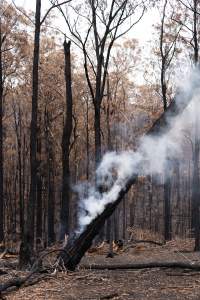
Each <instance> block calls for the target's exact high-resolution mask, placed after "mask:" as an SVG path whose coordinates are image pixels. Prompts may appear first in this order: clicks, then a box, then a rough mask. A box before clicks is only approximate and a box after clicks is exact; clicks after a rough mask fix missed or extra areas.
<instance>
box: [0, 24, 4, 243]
mask: <svg viewBox="0 0 200 300" xmlns="http://www.w3.org/2000/svg"><path fill="white" fill-rule="evenodd" d="M3 240H4V197H3V66H2V31H1V19H0V242H2V241H3Z"/></svg>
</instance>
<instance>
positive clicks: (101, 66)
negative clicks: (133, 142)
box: [59, 0, 145, 167]
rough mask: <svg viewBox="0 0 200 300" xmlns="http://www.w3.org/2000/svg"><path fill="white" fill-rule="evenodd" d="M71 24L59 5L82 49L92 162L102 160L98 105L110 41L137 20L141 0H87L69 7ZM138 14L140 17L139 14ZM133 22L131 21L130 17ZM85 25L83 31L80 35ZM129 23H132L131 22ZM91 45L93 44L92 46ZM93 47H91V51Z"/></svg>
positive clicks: (104, 78) (113, 40) (103, 88)
mask: <svg viewBox="0 0 200 300" xmlns="http://www.w3.org/2000/svg"><path fill="white" fill-rule="evenodd" d="M70 8H71V12H72V14H71V15H73V14H74V13H75V14H76V16H75V20H74V24H71V23H70V21H69V18H68V16H67V15H66V14H65V12H64V11H63V10H62V8H59V10H60V12H61V13H62V15H63V17H64V19H65V22H66V24H67V27H68V29H69V31H70V34H71V39H72V40H73V42H74V43H75V44H76V45H77V46H78V47H79V48H81V50H82V53H83V57H84V70H85V76H86V80H87V84H88V89H89V91H90V96H91V99H92V101H93V106H94V133H95V162H96V167H97V165H98V163H99V161H100V159H101V104H102V99H103V97H104V91H105V84H106V78H107V74H108V66H109V60H110V54H111V50H112V48H113V44H114V43H115V41H116V40H118V39H119V38H120V37H121V36H123V35H125V34H126V33H127V32H128V31H129V30H130V29H131V28H133V26H134V25H135V24H136V23H138V22H139V21H140V19H141V18H142V16H143V14H144V10H145V8H144V6H143V1H140V0H138V1H132V0H123V1H119V0H112V1H107V0H106V1H104V0H100V1H97V0H89V1H84V4H83V5H82V6H81V7H79V8H77V7H76V6H70ZM138 15H139V17H138ZM134 18H135V21H133V22H132V23H131V20H132V19H134ZM83 24H85V28H86V33H85V36H84V34H81V32H82V26H83ZM130 24H131V25H130ZM91 46H92V47H91ZM93 49H94V50H93Z"/></svg>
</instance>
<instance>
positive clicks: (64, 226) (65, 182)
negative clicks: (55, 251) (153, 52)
mask: <svg viewBox="0 0 200 300" xmlns="http://www.w3.org/2000/svg"><path fill="white" fill-rule="evenodd" d="M63 45H64V55H65V84H66V116H65V123H64V128H63V136H62V171H63V175H62V199H61V212H60V223H61V228H60V239H61V240H63V239H64V236H65V234H69V225H70V221H69V217H70V140H71V134H72V127H73V126H72V123H73V118H72V108H73V105H72V80H71V55H70V45H71V42H70V41H69V42H68V43H67V42H66V41H64V44H63Z"/></svg>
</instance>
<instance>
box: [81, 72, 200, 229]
mask: <svg viewBox="0 0 200 300" xmlns="http://www.w3.org/2000/svg"><path fill="white" fill-rule="evenodd" d="M188 99H191V101H190V104H189V105H188V106H187V108H186V109H185V110H184V111H183V112H182V113H181V114H179V115H178V116H176V117H173V114H172V115H168V116H167V119H166V123H167V127H168V131H166V133H165V131H164V132H162V133H161V134H159V135H157V134H156V131H154V132H152V133H151V134H149V135H146V136H143V137H141V139H140V142H139V147H138V149H137V151H135V152H134V151H131V150H130V151H123V152H120V153H117V152H109V153H106V154H105V155H104V156H103V158H102V161H101V163H100V165H99V167H98V169H97V170H96V187H94V186H91V185H90V184H89V183H85V184H81V185H79V186H78V187H76V190H77V192H78V193H79V198H80V200H79V201H80V202H79V208H80V210H79V229H78V232H79V233H80V232H82V231H83V230H84V228H85V227H86V226H87V225H88V224H89V223H90V222H91V221H92V220H93V219H94V218H96V217H97V216H98V215H99V214H101V213H102V212H103V210H104V208H105V206H106V205H107V204H108V203H112V202H115V200H116V199H117V197H118V195H119V192H120V191H121V190H123V188H124V187H125V186H126V183H127V182H128V180H129V179H130V177H131V176H133V175H139V176H140V175H143V176H144V175H149V174H160V173H163V172H164V170H165V169H166V168H168V167H169V166H168V162H169V160H170V164H171V161H173V159H176V158H177V159H178V158H180V157H181V156H182V155H183V145H184V144H185V134H184V132H185V130H188V131H189V134H190V135H191V134H192V126H191V125H192V122H193V120H194V117H195V114H197V115H198V116H199V115H200V74H199V71H198V70H194V69H193V70H192V71H191V72H190V75H189V76H187V78H186V79H184V80H183V81H182V84H181V85H180V87H179V92H178V95H177V96H176V105H180V106H181V105H183V103H184V101H188ZM184 104H185V103H184Z"/></svg>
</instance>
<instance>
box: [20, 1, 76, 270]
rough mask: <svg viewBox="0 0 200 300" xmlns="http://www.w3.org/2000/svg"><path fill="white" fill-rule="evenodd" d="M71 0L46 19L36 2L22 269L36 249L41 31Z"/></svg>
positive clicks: (21, 249) (21, 250)
mask: <svg viewBox="0 0 200 300" xmlns="http://www.w3.org/2000/svg"><path fill="white" fill-rule="evenodd" d="M70 1H71V0H67V1H64V2H62V3H56V4H55V3H53V5H52V6H51V7H50V8H49V9H48V10H47V12H46V13H45V15H44V17H43V18H41V0H36V11H35V36H34V52H33V67H32V111H31V134H30V135H31V136H30V169H31V172H30V173H31V182H30V194H29V202H28V208H27V213H28V218H27V220H26V229H25V231H24V236H23V239H22V243H21V247H20V259H19V264H20V266H21V267H27V266H28V265H29V264H31V263H32V256H33V249H34V225H35V206H36V201H37V171H38V162H37V136H38V132H37V131H38V90H39V57H40V30H41V26H42V24H43V23H44V21H45V20H46V18H47V16H48V15H49V13H50V12H51V10H52V9H53V8H55V7H58V6H60V5H62V4H65V3H68V2H70Z"/></svg>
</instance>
